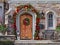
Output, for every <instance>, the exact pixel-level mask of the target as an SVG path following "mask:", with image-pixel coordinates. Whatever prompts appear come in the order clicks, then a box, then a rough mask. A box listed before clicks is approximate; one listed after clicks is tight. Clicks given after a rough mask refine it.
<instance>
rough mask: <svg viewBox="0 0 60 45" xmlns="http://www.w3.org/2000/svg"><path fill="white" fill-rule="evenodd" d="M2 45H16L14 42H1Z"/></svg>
mask: <svg viewBox="0 0 60 45" xmlns="http://www.w3.org/2000/svg"><path fill="white" fill-rule="evenodd" d="M0 45H14V42H13V41H0Z"/></svg>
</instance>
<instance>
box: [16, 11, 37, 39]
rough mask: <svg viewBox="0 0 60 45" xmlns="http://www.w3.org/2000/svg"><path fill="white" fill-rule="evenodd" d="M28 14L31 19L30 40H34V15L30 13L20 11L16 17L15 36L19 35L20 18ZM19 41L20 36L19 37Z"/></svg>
mask: <svg viewBox="0 0 60 45" xmlns="http://www.w3.org/2000/svg"><path fill="white" fill-rule="evenodd" d="M26 13H27V14H29V16H31V17H32V38H31V39H34V32H35V24H36V14H35V13H33V12H30V11H27V12H26V11H22V12H20V13H19V14H18V15H16V27H17V34H18V33H20V30H21V29H20V27H21V26H20V21H21V20H20V16H23V15H25V14H26ZM17 37H18V36H17ZM19 38H20V39H21V36H20V37H19Z"/></svg>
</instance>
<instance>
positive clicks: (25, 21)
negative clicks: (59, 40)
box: [23, 18, 30, 26]
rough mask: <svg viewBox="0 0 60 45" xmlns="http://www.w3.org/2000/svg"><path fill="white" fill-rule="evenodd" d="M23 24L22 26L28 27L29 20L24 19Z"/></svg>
mask: <svg viewBox="0 0 60 45" xmlns="http://www.w3.org/2000/svg"><path fill="white" fill-rule="evenodd" d="M23 24H24V25H25V26H28V25H29V24H30V19H29V18H25V19H24V20H23Z"/></svg>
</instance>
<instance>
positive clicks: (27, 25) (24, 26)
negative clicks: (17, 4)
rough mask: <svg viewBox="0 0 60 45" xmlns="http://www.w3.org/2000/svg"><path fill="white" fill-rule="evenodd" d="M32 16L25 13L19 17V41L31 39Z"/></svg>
mask: <svg viewBox="0 0 60 45" xmlns="http://www.w3.org/2000/svg"><path fill="white" fill-rule="evenodd" d="M32 18H33V17H32V15H30V14H28V13H25V14H22V15H21V16H20V39H27V40H29V39H30V40H31V39H32V38H33V36H32V34H33V30H32V26H33V25H32V24H33V20H32Z"/></svg>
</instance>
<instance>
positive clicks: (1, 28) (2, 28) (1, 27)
mask: <svg viewBox="0 0 60 45" xmlns="http://www.w3.org/2000/svg"><path fill="white" fill-rule="evenodd" d="M6 31H7V27H6V26H5V25H4V24H0V35H3V34H5V32H6Z"/></svg>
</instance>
